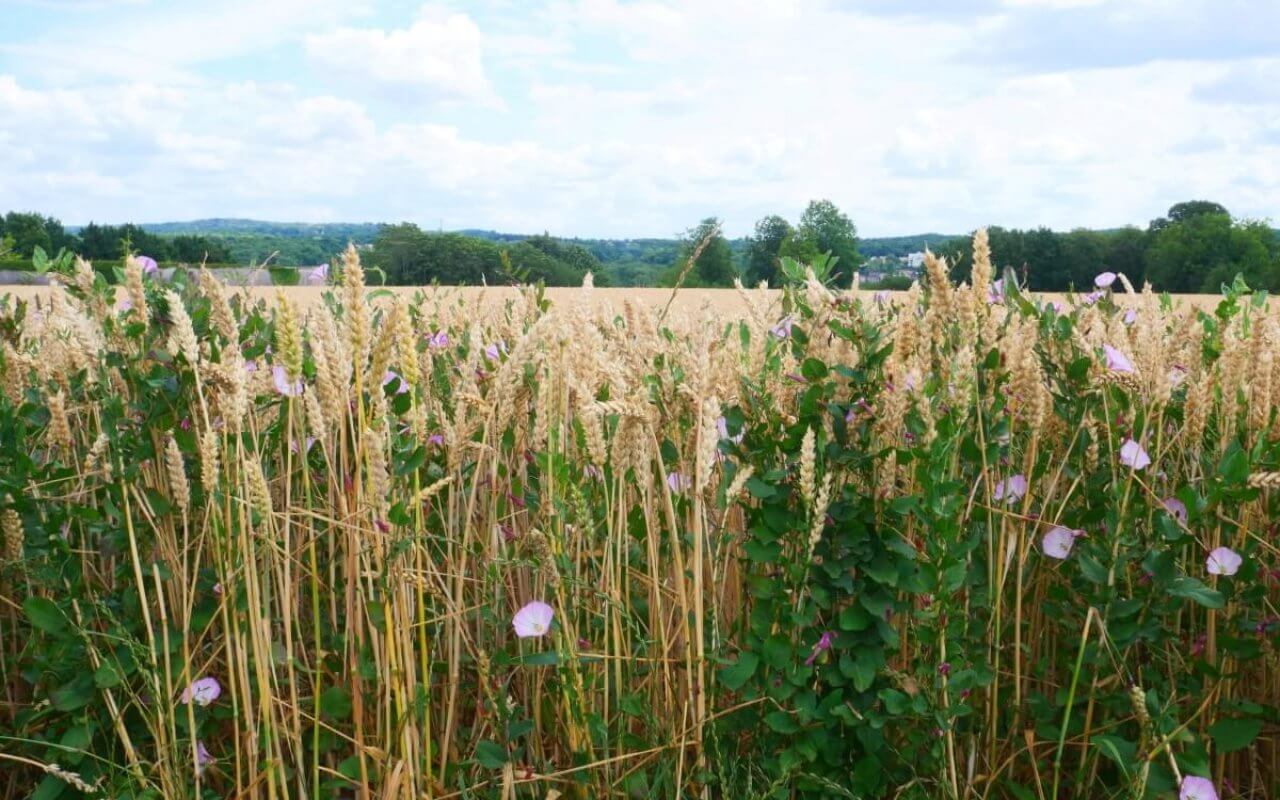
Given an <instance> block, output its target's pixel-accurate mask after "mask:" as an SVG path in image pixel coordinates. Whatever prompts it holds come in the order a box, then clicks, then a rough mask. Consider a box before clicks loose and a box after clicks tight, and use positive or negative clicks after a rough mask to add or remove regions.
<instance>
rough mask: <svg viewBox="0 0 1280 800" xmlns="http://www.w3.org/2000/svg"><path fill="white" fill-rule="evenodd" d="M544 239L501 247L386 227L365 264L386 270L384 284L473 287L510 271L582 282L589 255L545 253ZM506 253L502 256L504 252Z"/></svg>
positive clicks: (410, 227) (553, 281)
mask: <svg viewBox="0 0 1280 800" xmlns="http://www.w3.org/2000/svg"><path fill="white" fill-rule="evenodd" d="M548 247H549V245H548V243H547V242H546V241H545V240H540V241H539V242H538V243H536V244H535V243H530V242H526V241H520V242H516V243H515V244H513V245H509V246H503V245H499V244H498V243H495V242H492V241H488V240H485V239H478V238H475V237H472V236H464V235H462V234H460V233H427V232H424V231H423V230H422V229H420V228H419V227H418V226H417V225H414V224H412V223H401V224H399V225H387V226H384V227H383V228H382V230H381V232H379V234H378V237H377V238H376V239H375V240H374V243H373V250H372V252H371V254H370V257H369V263H370V264H372V265H374V266H377V267H380V268H381V269H383V270H384V271H385V272H386V275H387V283H389V284H392V285H406V284H408V285H414V284H430V283H445V284H455V285H476V284H481V283H486V282H488V283H504V282H507V278H508V277H509V273H510V269H509V268H508V267H506V266H504V263H503V259H504V257H505V258H507V259H509V261H510V264H511V269H515V270H518V271H519V272H520V274H521V275H523V276H525V277H527V279H528V280H531V281H542V282H544V283H546V284H547V285H549V286H574V285H577V284H580V283H582V278H583V275H585V274H586V270H585V269H584V268H583V267H584V266H586V265H588V264H590V263H591V262H590V261H589V260H588V258H586V256H589V254H586V253H583V252H580V250H577V249H570V248H564V249H563V250H558V251H557V252H558V253H560V256H561V257H563V258H565V259H568V260H562V258H561V257H557V256H554V255H550V254H548V252H546V248H548ZM504 254H505V256H504Z"/></svg>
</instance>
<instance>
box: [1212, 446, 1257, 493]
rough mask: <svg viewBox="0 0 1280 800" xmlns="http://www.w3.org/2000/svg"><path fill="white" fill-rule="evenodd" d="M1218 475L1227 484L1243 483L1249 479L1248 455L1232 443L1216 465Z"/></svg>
mask: <svg viewBox="0 0 1280 800" xmlns="http://www.w3.org/2000/svg"><path fill="white" fill-rule="evenodd" d="M1218 474H1219V475H1221V476H1222V478H1223V480H1225V481H1227V482H1228V483H1237V484H1240V483H1244V482H1245V481H1246V480H1248V478H1249V455H1248V454H1247V453H1245V451H1244V450H1242V449H1240V445H1239V444H1237V443H1236V442H1232V443H1231V445H1230V446H1229V447H1228V448H1227V453H1226V455H1224V456H1223V457H1222V461H1221V462H1220V463H1219V464H1218Z"/></svg>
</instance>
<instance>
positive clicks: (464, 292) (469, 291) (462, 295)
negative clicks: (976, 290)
mask: <svg viewBox="0 0 1280 800" xmlns="http://www.w3.org/2000/svg"><path fill="white" fill-rule="evenodd" d="M282 288H283V289H284V291H285V292H287V293H288V294H289V295H290V296H291V297H293V298H294V299H295V300H296V301H297V302H299V303H300V304H301V305H304V306H306V305H310V304H312V303H314V302H316V301H318V300H319V299H320V298H321V296H322V295H323V294H324V292H325V291H326V289H325V288H322V287H318V286H288V287H282ZM388 290H389V291H392V292H395V293H396V294H400V295H405V296H412V295H413V294H414V293H416V292H419V291H421V292H423V293H425V294H426V295H427V297H428V298H429V299H435V298H439V299H440V300H441V301H443V302H457V301H466V302H467V303H468V304H471V303H475V302H480V303H481V304H484V305H487V304H490V303H492V304H496V305H501V304H502V303H503V302H505V301H507V300H509V299H510V298H511V297H513V296H514V295H515V291H516V290H515V289H513V288H511V287H506V286H490V287H481V286H448V287H440V288H435V287H417V286H393V287H388ZM48 291H49V289H48V287H46V286H6V287H0V297H4V296H5V295H14V296H17V297H20V298H25V299H31V298H36V297H42V296H44V295H47V294H48ZM545 291H546V296H547V298H548V299H550V300H551V301H552V303H554V304H556V305H573V304H577V303H581V302H584V301H589V302H591V303H595V304H608V305H612V306H615V307H618V308H621V307H622V306H623V304H624V303H626V301H628V300H633V301H639V302H643V303H647V304H649V305H651V306H654V307H657V308H660V307H662V306H663V305H665V304H666V303H667V301H668V300H670V299H671V290H670V289H653V288H643V289H641V288H609V289H604V288H595V289H592V290H591V291H590V294H589V295H584V293H583V290H582V289H579V288H576V287H553V288H548V289H546V290H545ZM237 292H238V293H247V294H249V295H250V296H252V297H261V298H270V297H274V296H275V292H276V287H272V286H250V287H244V288H242V289H238V290H237ZM771 294H772V295H774V297H775V298H776V297H778V296H779V295H780V293H779V292H777V291H772V292H771ZM873 294H874V293H873V292H870V291H864V292H862V295H863V296H864V297H867V298H870V297H871V296H872V295H873ZM890 294H901V293H900V292H891V293H890ZM1037 296H1038V297H1047V298H1050V299H1059V300H1061V299H1065V297H1066V295H1064V294H1062V293H1056V292H1053V293H1045V294H1041V295H1037ZM1116 297H1117V301H1118V302H1122V303H1123V302H1125V300H1126V295H1123V294H1120V295H1116ZM1173 297H1174V300H1175V302H1176V303H1179V304H1182V303H1191V304H1193V305H1195V306H1197V307H1199V308H1204V309H1211V308H1213V307H1214V306H1215V305H1217V303H1218V301H1219V299H1220V296H1219V295H1216V294H1180V295H1174V296H1173ZM743 308H744V305H743V300H742V297H741V296H740V295H739V294H738V293H737V292H736V291H735V290H733V289H682V290H680V291H679V292H677V293H676V297H675V300H674V301H673V302H672V310H674V311H681V312H696V311H701V310H703V309H710V310H712V311H714V312H717V313H720V314H734V313H738V312H741V311H742V310H743Z"/></svg>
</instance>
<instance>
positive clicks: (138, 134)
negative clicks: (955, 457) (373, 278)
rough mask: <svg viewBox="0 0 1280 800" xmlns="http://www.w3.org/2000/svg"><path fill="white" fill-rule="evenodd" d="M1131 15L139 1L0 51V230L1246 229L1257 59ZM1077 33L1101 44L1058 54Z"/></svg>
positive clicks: (1051, 7)
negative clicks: (243, 224)
mask: <svg viewBox="0 0 1280 800" xmlns="http://www.w3.org/2000/svg"><path fill="white" fill-rule="evenodd" d="M1153 2H1154V0H1132V2H1130V0H1126V1H1125V2H1120V0H1106V1H1103V2H1094V0H964V2H960V3H957V4H955V5H954V6H949V8H950V12H949V13H948V14H946V15H938V14H928V13H927V12H928V6H930V5H932V6H935V7H936V4H925V3H922V2H920V0H904V1H902V2H899V1H898V0H895V2H892V3H890V2H887V0H886V1H885V2H882V1H881V0H844V1H843V2H841V1H840V0H797V2H783V1H782V0H769V2H761V3H758V4H752V5H751V6H750V7H749V8H748V7H744V6H742V5H741V4H740V3H737V2H734V1H733V0H700V2H674V0H671V1H670V2H662V1H660V0H638V1H637V2H622V0H554V1H553V2H550V3H547V4H544V5H542V6H539V7H537V8H530V7H528V6H526V5H525V4H523V3H515V2H509V0H487V1H480V2H465V3H464V2H461V1H460V0H459V2H455V3H453V4H452V5H450V4H444V3H436V2H433V3H430V4H428V6H427V7H426V8H425V9H424V10H421V11H419V12H418V14H417V15H416V16H413V17H409V18H398V17H396V16H395V15H394V14H393V13H391V12H389V11H388V9H387V8H385V7H382V8H378V7H377V6H378V4H376V3H372V2H369V3H365V4H363V5H361V4H356V5H348V4H345V3H341V2H339V0H317V2H315V3H312V2H303V0H255V2H254V3H253V4H252V5H251V4H250V0H233V1H232V3H230V4H221V3H220V4H210V5H208V6H203V7H194V8H193V7H191V6H186V7H177V6H169V5H167V4H166V5H164V6H163V7H161V6H160V5H158V4H154V3H153V4H151V5H148V6H147V7H146V13H139V14H134V15H131V14H130V13H128V9H125V10H122V11H121V15H120V21H119V22H118V23H116V27H113V28H110V29H109V30H103V31H100V32H99V31H94V30H87V29H85V30H76V29H69V30H67V31H64V32H56V33H50V35H49V37H48V38H47V39H46V38H39V37H37V38H36V39H33V40H32V41H29V42H25V43H23V42H14V41H10V40H7V39H6V38H5V35H4V34H3V33H0V58H4V57H6V56H13V55H14V54H15V53H18V52H20V51H21V52H22V53H23V54H24V55H23V56H22V57H15V58H8V59H7V60H6V61H3V62H0V148H2V149H0V159H3V161H4V168H5V178H4V181H3V182H0V211H3V210H4V209H6V208H9V207H27V208H39V209H41V210H44V211H46V212H48V213H53V214H56V215H58V216H60V217H62V218H63V219H65V220H66V221H68V222H70V223H77V222H85V221H87V220H89V219H98V220H107V221H124V220H128V219H133V220H148V221H157V220H161V219H173V218H190V217H198V216H210V215H226V216H231V215H234V216H254V217H259V218H275V219H280V218H293V219H318V220H320V219H353V220H401V219H411V220H415V221H418V222H421V223H424V224H426V225H429V226H431V227H434V226H435V225H437V224H443V225H445V227H495V228H503V229H508V230H517V231H526V232H529V231H535V232H536V231H540V230H543V229H547V230H551V231H552V232H555V233H562V234H581V235H593V234H595V235H618V236H623V235H635V236H643V235H670V234H672V233H675V232H676V231H679V230H682V229H684V228H686V227H688V226H689V225H690V224H692V223H694V222H696V221H697V220H698V219H699V218H701V217H703V216H707V215H712V214H714V215H719V216H722V217H723V218H724V219H725V222H726V227H727V229H728V231H729V232H730V233H731V234H742V233H746V232H748V231H749V230H750V229H751V226H752V224H753V223H754V221H755V220H756V219H758V218H759V217H761V216H764V215H765V214H769V213H781V214H784V215H786V216H788V217H792V218H794V217H795V216H797V215H798V214H799V212H800V210H801V209H802V208H803V206H804V204H805V203H806V202H807V201H808V200H809V199H810V198H813V197H830V198H831V199H832V200H834V201H835V202H836V203H837V204H838V205H840V206H841V207H842V208H844V209H845V210H847V211H848V212H849V213H850V214H851V215H852V216H853V218H854V219H855V221H856V222H857V223H858V226H859V228H860V230H861V231H862V232H863V233H864V234H869V235H876V234H882V235H887V234H903V233H911V232H916V231H922V230H941V231H943V232H960V231H964V230H967V229H971V228H973V227H975V226H977V225H980V224H986V223H999V224H1005V225H1020V226H1031V225H1040V224H1046V225H1050V226H1055V227H1071V226H1075V225H1089V226H1113V225H1119V224H1124V223H1129V222H1132V223H1145V221H1147V220H1148V219H1150V218H1151V217H1154V216H1156V215H1158V214H1160V213H1162V212H1163V211H1164V210H1165V209H1166V208H1167V207H1168V206H1169V205H1170V204H1172V203H1173V202H1176V201H1178V200H1182V199H1186V198H1188V197H1208V198H1212V199H1216V200H1219V201H1220V202H1223V203H1224V204H1225V205H1227V206H1228V207H1229V208H1230V209H1231V210H1233V211H1236V212H1238V213H1242V214H1248V215H1252V216H1265V215H1266V214H1267V213H1269V211H1270V210H1271V209H1272V208H1273V207H1274V206H1273V204H1274V197H1275V196H1277V193H1280V167H1275V166H1273V165H1274V164H1278V163H1280V160H1277V158H1276V156H1277V150H1278V149H1280V126H1278V125H1277V124H1276V122H1275V120H1276V119H1280V113H1278V111H1280V94H1277V93H1276V92H1274V91H1273V90H1272V89H1271V88H1270V87H1271V85H1272V84H1274V83H1275V77H1276V76H1277V75H1278V74H1280V71H1278V68H1277V64H1280V52H1270V53H1268V52H1267V48H1268V47H1270V46H1271V45H1270V44H1269V42H1271V39H1269V38H1268V37H1269V36H1271V34H1267V33H1265V32H1239V33H1236V32H1233V30H1232V28H1231V27H1230V25H1227V24H1226V23H1224V22H1222V21H1221V20H1215V19H1212V18H1211V17H1213V12H1212V11H1210V10H1206V9H1208V6H1207V5H1206V3H1207V0H1169V2H1168V3H1167V4H1165V3H1161V4H1159V7H1158V8H1157V7H1155V6H1154V5H1151V4H1152V3H1153ZM1135 3H1138V4H1145V5H1135ZM1224 3H1225V4H1226V5H1225V6H1223V9H1224V11H1223V13H1224V14H1226V15H1227V16H1228V18H1229V20H1233V21H1234V22H1233V24H1235V23H1239V22H1240V20H1241V19H1242V17H1241V13H1242V12H1241V9H1243V8H1244V6H1245V5H1247V4H1243V3H1242V2H1241V0H1224ZM1135 9H1138V11H1142V9H1147V10H1146V12H1143V13H1138V11H1135ZM152 12H154V13H152ZM251 12H252V14H251ZM377 12H381V14H380V15H379V13H377ZM1144 13H1145V14H1146V18H1149V24H1148V25H1147V27H1148V28H1149V29H1150V31H1152V32H1153V33H1152V35H1151V36H1150V37H1149V38H1148V39H1147V40H1142V39H1141V38H1140V36H1139V35H1138V34H1134V33H1132V32H1133V31H1135V30H1138V29H1140V28H1142V27H1143V25H1144V24H1146V23H1144V22H1143V20H1144V16H1143V14H1144ZM1269 13H1270V12H1266V13H1265V14H1263V17H1266V14H1269ZM237 15H238V16H237ZM252 15H257V16H258V18H260V19H263V20H267V21H269V22H270V23H271V24H270V26H266V27H269V28H270V29H269V30H263V27H264V26H260V25H258V24H257V22H256V21H255V24H254V25H252V26H248V27H249V28H252V30H246V26H245V24H244V20H245V19H248V18H250V16H252ZM1090 25H1094V26H1096V38H1097V39H1098V41H1099V48H1101V49H1100V51H1099V52H1093V51H1085V50H1078V52H1077V51H1076V50H1073V49H1072V48H1078V42H1079V41H1082V38H1081V37H1085V35H1086V33H1085V32H1087V31H1088V30H1090V28H1089V26H1090ZM1036 26H1038V27H1036ZM1055 26H1057V28H1060V30H1055ZM1198 26H1202V27H1203V32H1202V33H1203V35H1201V33H1200V32H1198ZM1032 28H1034V30H1032ZM1019 31H1030V33H1029V34H1028V35H1029V36H1031V37H1032V38H1033V40H1034V44H1035V46H1036V47H1040V48H1042V52H1039V55H1037V53H1036V52H1035V48H1034V47H1032V44H1027V43H1025V42H1024V43H1018V42H1005V41H1004V40H1003V39H1001V38H1000V37H1002V36H1008V35H1012V34H1014V33H1017V32H1019ZM1089 35H1090V36H1092V35H1093V34H1089ZM1055 36H1057V38H1054V37H1055ZM1237 41H1238V42H1239V43H1240V44H1241V49H1242V52H1244V53H1245V54H1246V55H1233V54H1232V52H1231V48H1230V45H1231V44H1233V43H1235V42H1237ZM1126 45H1127V47H1126ZM51 47H56V49H57V51H58V52H59V53H60V54H62V53H67V54H68V55H67V56H66V57H65V58H64V57H62V56H61V55H60V57H59V58H58V59H49V58H36V57H35V55H36V54H40V53H47V51H48V49H49V48H51ZM21 48H31V49H30V50H20V49H21ZM1272 50H1280V45H1277V46H1276V47H1274V48H1272ZM1259 53H1261V54H1259ZM51 65H52V66H51ZM315 65H320V66H322V67H323V69H321V70H319V71H316V70H313V69H310V67H313V66H315Z"/></svg>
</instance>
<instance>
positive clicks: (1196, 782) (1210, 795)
mask: <svg viewBox="0 0 1280 800" xmlns="http://www.w3.org/2000/svg"><path fill="white" fill-rule="evenodd" d="M1178 800H1218V790H1217V789H1215V788H1213V781H1211V780H1209V779H1208V778H1201V777H1198V776H1196V775H1184V776H1183V777H1182V784H1181V785H1180V786H1179V787H1178Z"/></svg>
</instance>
